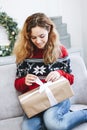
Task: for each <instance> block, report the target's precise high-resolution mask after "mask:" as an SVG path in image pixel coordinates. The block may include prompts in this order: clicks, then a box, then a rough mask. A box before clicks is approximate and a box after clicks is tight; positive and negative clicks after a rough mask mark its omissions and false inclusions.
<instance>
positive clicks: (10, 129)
mask: <svg viewBox="0 0 87 130" xmlns="http://www.w3.org/2000/svg"><path fill="white" fill-rule="evenodd" d="M22 120H23V117H16V118H9V119H7V120H1V121H0V130H21V123H22Z"/></svg>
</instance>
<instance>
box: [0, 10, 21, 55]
mask: <svg viewBox="0 0 87 130" xmlns="http://www.w3.org/2000/svg"><path fill="white" fill-rule="evenodd" d="M0 26H2V27H4V28H5V29H6V32H7V35H8V40H9V41H10V44H9V45H8V46H7V45H5V46H0V56H8V55H11V53H12V50H13V47H14V42H15V40H16V38H17V35H18V32H19V29H18V28H17V23H16V22H15V21H14V20H13V19H12V18H11V17H9V16H8V15H7V14H6V13H5V12H0Z"/></svg>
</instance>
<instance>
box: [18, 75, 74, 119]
mask: <svg viewBox="0 0 87 130" xmlns="http://www.w3.org/2000/svg"><path fill="white" fill-rule="evenodd" d="M73 95H74V93H73V90H72V88H71V86H70V83H69V81H68V80H67V79H66V78H64V77H61V78H60V79H59V80H57V81H55V82H50V83H44V84H43V85H42V86H40V87H38V88H36V89H34V90H31V91H29V92H26V93H24V94H22V95H20V96H19V97H18V98H19V101H20V104H21V106H22V108H23V110H24V112H25V113H26V115H27V116H28V117H29V118H30V117H32V116H35V115H36V114H38V113H40V112H43V111H44V110H46V109H48V108H49V107H52V106H54V105H56V104H57V103H60V102H61V101H63V100H65V99H67V98H70V97H71V96H73Z"/></svg>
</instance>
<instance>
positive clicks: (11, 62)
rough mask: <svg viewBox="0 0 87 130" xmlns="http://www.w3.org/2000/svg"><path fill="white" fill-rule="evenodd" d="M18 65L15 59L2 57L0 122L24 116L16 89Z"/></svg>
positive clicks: (0, 63) (0, 65)
mask: <svg viewBox="0 0 87 130" xmlns="http://www.w3.org/2000/svg"><path fill="white" fill-rule="evenodd" d="M15 75H16V64H15V59H14V57H11V56H8V57H4V58H2V57H0V120H1V119H6V118H11V117H17V116H20V115H22V114H23V111H22V109H21V106H20V104H19V101H18V99H17V97H18V94H19V93H18V92H17V91H16V89H15V88H14V80H15Z"/></svg>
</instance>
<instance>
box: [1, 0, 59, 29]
mask: <svg viewBox="0 0 87 130" xmlns="http://www.w3.org/2000/svg"><path fill="white" fill-rule="evenodd" d="M58 5H59V4H58V0H14V1H13V0H0V8H1V9H0V10H1V11H5V12H7V13H8V15H10V16H12V17H13V18H15V19H16V21H17V22H18V26H19V27H20V28H21V26H22V25H23V23H24V21H25V19H26V17H27V16H29V15H31V14H32V13H36V12H44V13H46V14H47V15H48V16H58V15H59V14H58Z"/></svg>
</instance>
